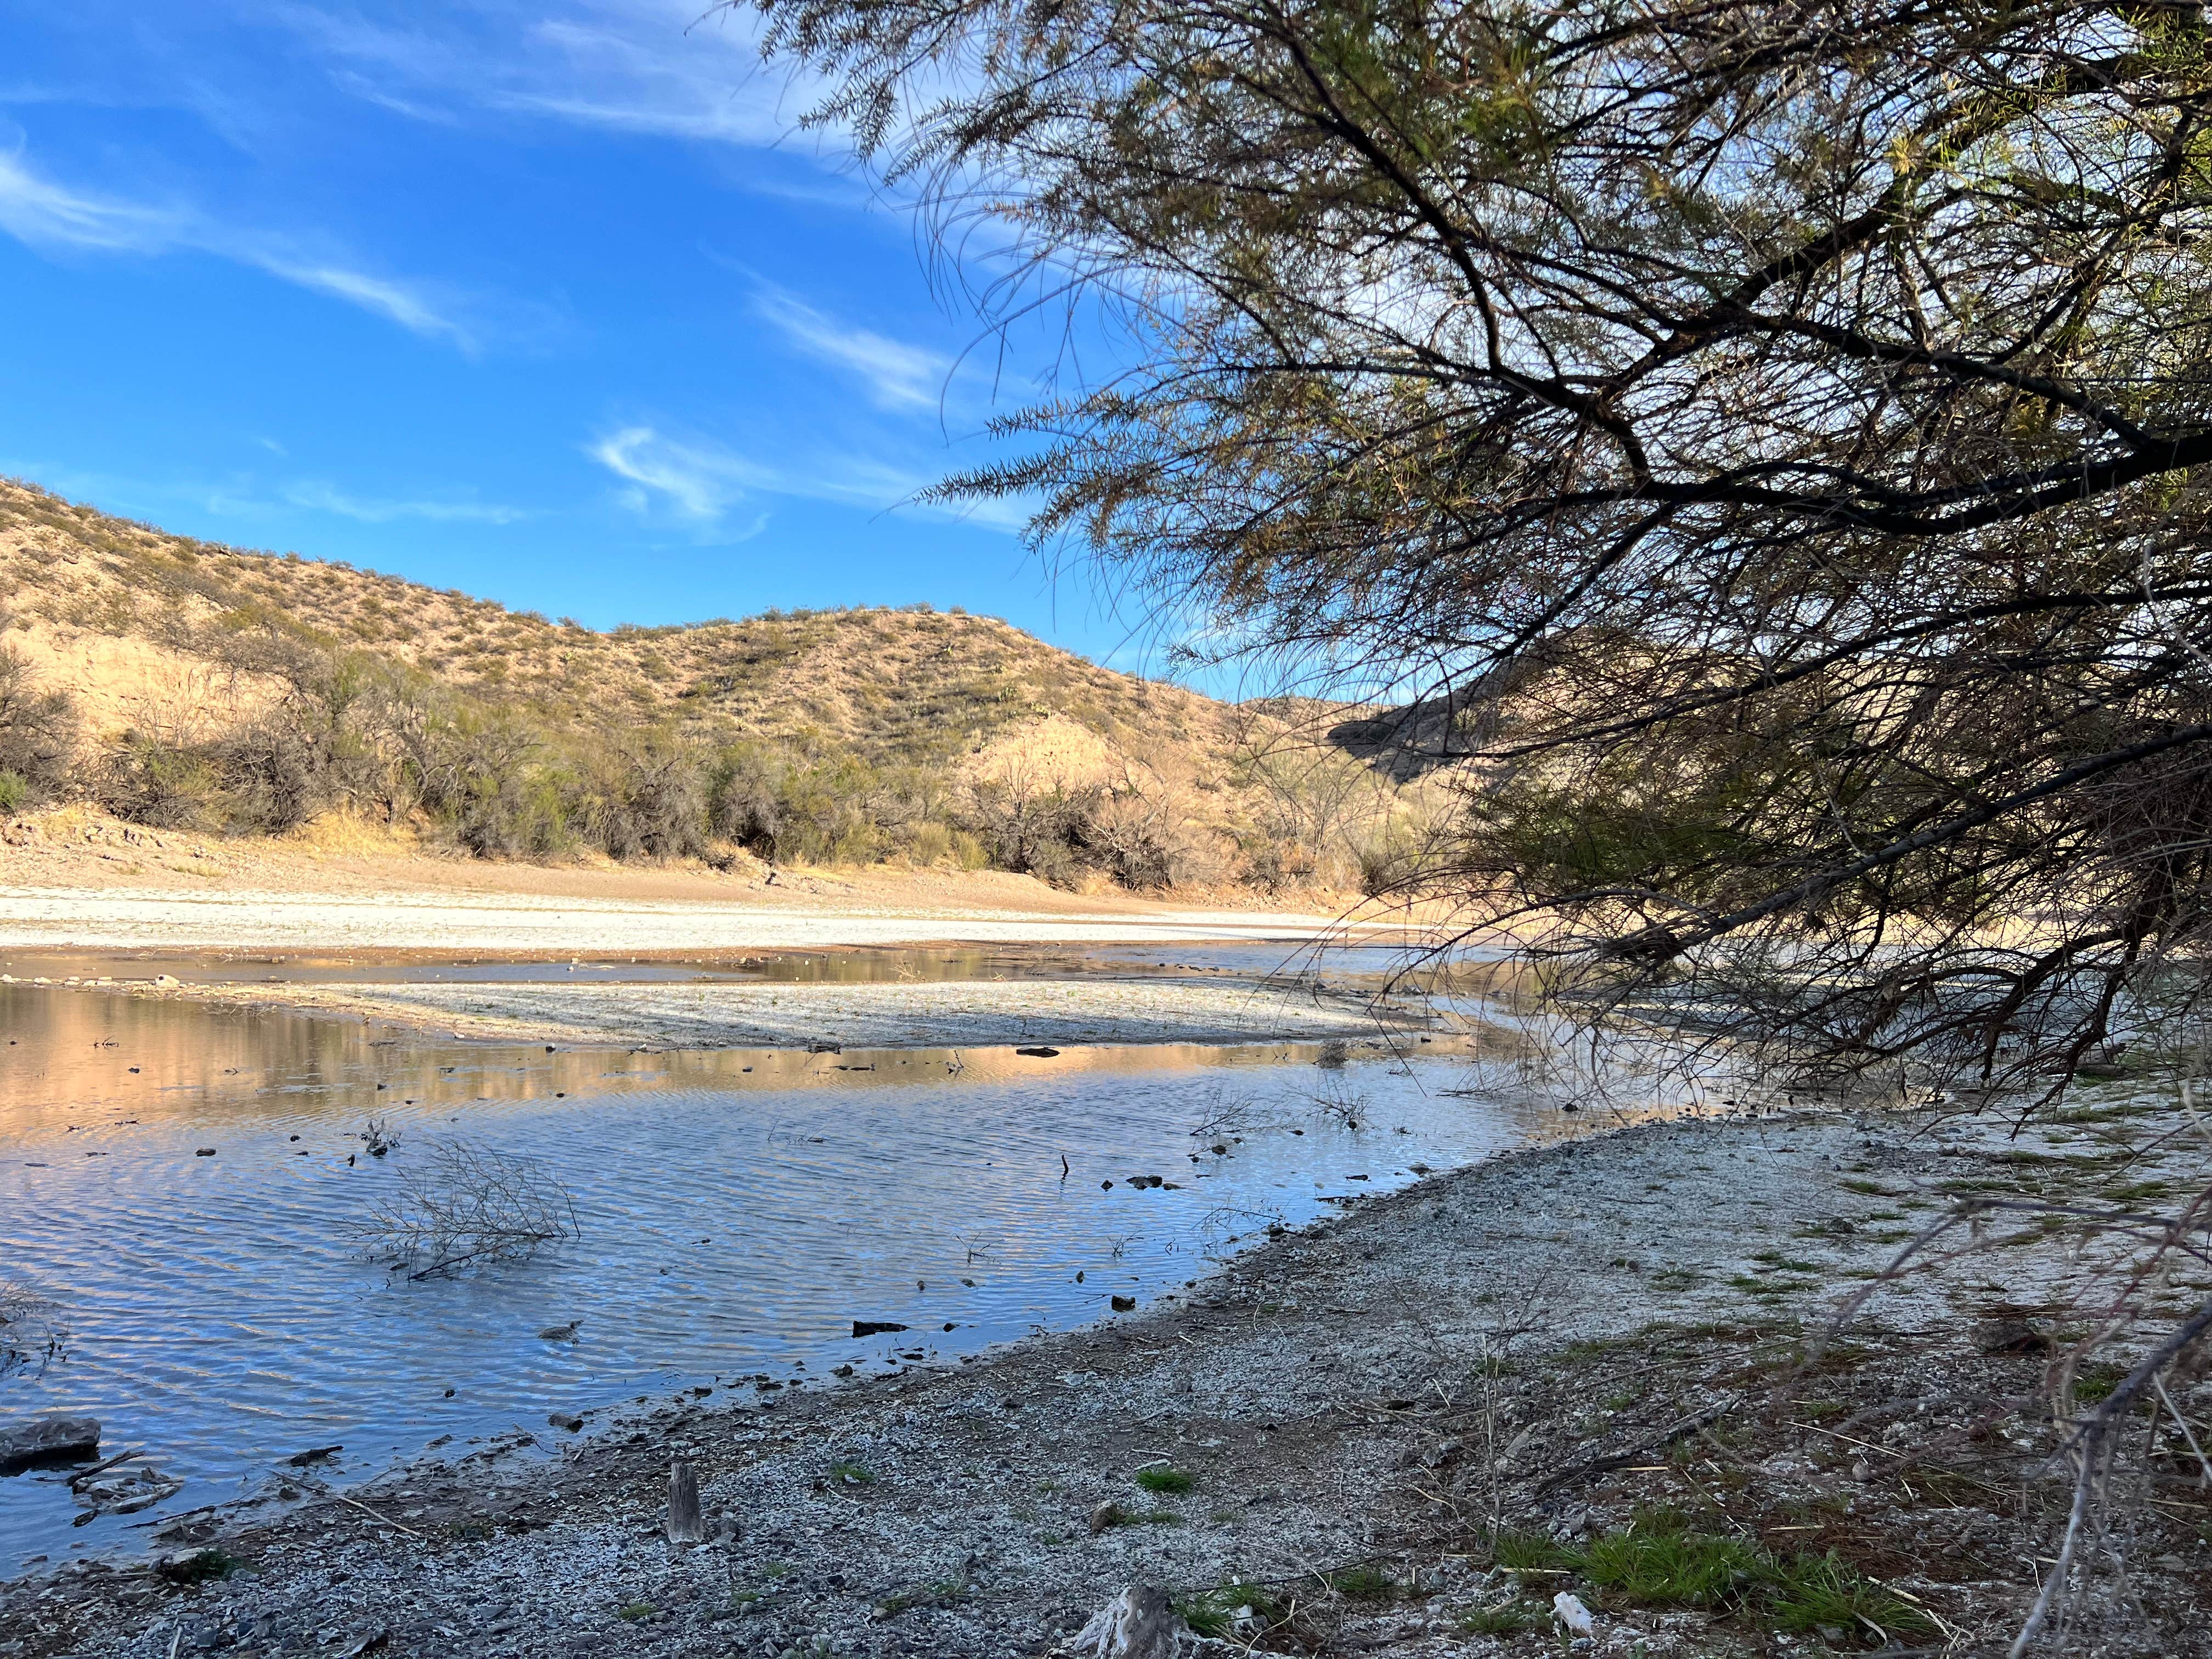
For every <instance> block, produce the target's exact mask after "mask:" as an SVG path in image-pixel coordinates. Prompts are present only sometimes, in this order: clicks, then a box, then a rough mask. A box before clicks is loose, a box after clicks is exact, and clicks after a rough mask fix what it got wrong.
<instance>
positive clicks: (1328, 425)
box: [758, 0, 2212, 1078]
mask: <svg viewBox="0 0 2212 1659" xmlns="http://www.w3.org/2000/svg"><path fill="white" fill-rule="evenodd" d="M758 4H759V9H760V10H761V11H762V12H763V14H764V16H765V33H766V39H767V40H768V43H769V48H770V50H771V51H772V52H781V53H782V54H784V55H785V57H786V58H788V59H791V60H794V61H796V62H798V63H799V64H805V66H806V67H807V68H808V69H809V70H811V72H812V73H813V74H815V75H816V76H819V77H820V79H821V82H822V83H823V84H826V85H828V86H829V88H832V90H831V91H830V93H829V95H828V96H827V97H826V99H825V100H824V101H823V103H822V104H821V106H820V107H819V109H818V111H817V118H819V119H822V120H824V121H828V122H831V123H836V124H838V125H842V126H843V127H845V128H846V129H848V130H849V131H851V132H853V133H854V134H856V135H857V137H858V138H859V140H860V143H861V145H862V146H863V148H864V149H869V150H871V151H872V152H873V153H874V154H875V155H876V156H877V158H878V161H879V162H881V163H882V164H884V167H886V170H887V171H888V172H889V173H891V174H893V175H896V176H900V177H903V178H905V179H909V180H911V181H914V182H915V184H916V185H919V186H920V187H921V191H922V193H923V195H924V197H925V198H926V199H927V201H928V202H929V203H930V204H931V206H932V208H933V210H934V212H935V214H936V216H937V220H938V228H939V231H940V233H941V234H942V235H943V237H944V238H945V242H944V245H945V246H951V247H954V248H956V249H957V250H960V251H962V252H964V253H968V254H972V255H973V256H974V258H973V259H971V260H969V261H968V262H967V268H968V269H970V270H991V269H993V266H992V263H991V262H996V263H995V274H994V275H993V276H991V277H990V278H989V280H988V281H987V282H986V283H984V284H983V285H981V287H980V288H979V289H978V290H977V292H978V294H979V296H980V297H981V300H982V301H983V302H984V304H985V305H986V306H987V307H990V308H993V309H994V310H995V311H996V313H998V314H999V315H1000V316H1001V317H1004V316H1010V315H1013V314H1016V313H1018V312H1020V311H1021V310H1022V309H1023V308H1024V307H1031V306H1034V305H1036V304H1038V303H1040V302H1043V301H1056V300H1061V299H1066V300H1067V301H1069V302H1071V303H1075V304H1078V305H1095V309H1094V310H1091V311H1090V312H1088V313H1086V314H1091V315H1097V316H1099V317H1103V318H1105V319H1110V320H1111V321H1112V322H1113V323H1115V325H1117V327H1118V329H1119V334H1118V341H1119V345H1120V352H1121V355H1120V356H1119V357H1118V358H1117V359H1116V362H1115V368H1114V370H1113V371H1112V372H1111V373H1110V374H1098V373H1092V374H1088V375H1083V376H1079V375H1076V374H1073V373H1071V374H1069V375H1068V376H1066V380H1065V384H1064V386H1063V389H1062V392H1061V393H1060V395H1059V396H1057V397H1056V398H1054V400H1053V401H1051V402H1050V403H1048V404H1046V405H1044V406H1042V407H1039V408H1036V409H1034V410H1030V411H1027V412H1026V413H1024V414H1023V415H1021V416H1016V417H1012V418H1011V419H1008V420H1006V421H1005V422H1003V423H1002V430H1003V432H1004V433H1005V435H1007V436H1008V437H1009V438H1011V439H1012V440H1013V442H1014V447H1013V449H1012V458H1011V459H1007V460H1006V461H1004V462H1002V463H1001V464H999V465H994V466H990V467H987V468H986V469H983V470H981V471H977V472H975V473H973V474H971V475H969V476H967V477H963V478H959V479H956V480H954V481H952V482H951V483H950V484H949V485H948V486H947V489H948V490H949V491H950V492H951V493H952V494H954V495H978V494H992V493H1013V494H1024V495H1030V496H1032V497H1034V498H1037V499H1041V500H1042V510H1041V513H1040V514H1039V516H1038V518H1037V519H1036V526H1035V530H1036V535H1037V536H1038V537H1039V538H1041V539H1042V540H1043V541H1045V542H1047V543H1048V544H1052V545H1054V546H1073V547H1075V548H1078V549H1080V550H1085V552H1087V553H1088V554H1089V555H1090V556H1095V557H1096V558H1097V559H1098V560H1100V561H1102V562H1104V563H1105V564H1106V565H1107V566H1109V568H1112V569H1114V570H1116V571H1119V572H1121V573H1122V574H1123V575H1124V576H1125V577H1127V578H1128V579H1130V580H1133V581H1134V582H1135V583H1137V584H1138V585H1139V586H1141V587H1143V588H1144V590H1145V591H1146V592H1149V593H1150V594H1151V595H1152V597H1153V598H1154V599H1156V600H1157V601H1158V603H1160V604H1161V605H1168V606H1174V607H1178V608H1183V607H1191V606H1195V607H1196V608H1197V609H1198V610H1200V611H1202V612H1203V613H1204V614H1205V615H1206V618H1207V620H1208V622H1209V623H1211V632H1210V637H1212V638H1215V639H1226V640H1228V641H1231V645H1232V646H1233V647H1237V648H1263V649H1268V650H1273V651H1275V652H1279V653H1287V655H1288V657H1289V659H1291V660H1293V661H1297V662H1302V663H1307V664H1321V665H1325V667H1326V671H1327V673H1328V675H1329V676H1330V677H1332V682H1333V683H1334V684H1339V685H1342V684H1352V683H1356V682H1364V684H1367V685H1368V686H1370V687H1383V686H1389V687H1394V688H1396V690H1397V692H1398V694H1399V695H1401V696H1419V697H1421V698H1423V699H1424V708H1425V713H1426V714H1427V715H1429V716H1431V717H1429V718H1425V719H1422V720H1413V721H1408V722H1407V723H1406V725H1405V726H1404V728H1403V729H1404V730H1405V731H1407V732H1418V733H1419V734H1421V738H1422V741H1424V742H1426V743H1428V744H1431V746H1432V748H1433V750H1434V751H1435V753H1434V758H1435V759H1437V761H1439V762H1446V763H1450V764H1451V765H1452V767H1453V768H1454V769H1455V772H1456V774H1457V775H1459V776H1461V777H1462V779H1463V780H1464V781H1465V783H1466V786H1467V787H1466V811H1465V813H1464V815H1463V817H1462V819H1461V820H1460V821H1459V822H1458V823H1456V825H1455V829H1454V832H1453V833H1452V834H1451V835H1450V836H1449V837H1448V838H1447V839H1446V840H1445V841H1444V842H1442V843H1440V844H1438V845H1437V846H1434V847H1432V848H1430V849H1429V856H1427V857H1426V858H1425V859H1423V860H1419V861H1417V862H1416V864H1415V865H1414V866H1413V867H1412V868H1411V870H1410V871H1409V872H1407V876H1406V878H1405V880H1406V882H1407V886H1408V888H1409V890H1421V891H1425V892H1431V893H1435V892H1442V893H1448V894H1450V895H1452V896H1457V897H1460V898H1462V899H1463V900H1465V901H1466V902H1467V903H1468V907H1469V910H1468V914H1469V915H1470V917H1471V918H1477V919H1484V920H1487V919H1494V918H1500V917H1503V918H1509V919H1515V920H1517V921H1521V922H1522V924H1523V929H1522V931H1523V933H1524V936H1526V937H1528V938H1530V939H1534V940H1536V941H1537V945H1536V948H1537V949H1538V950H1540V951H1543V952H1546V953H1548V954H1549V955H1550V956H1551V957H1552V959H1553V963H1554V968H1553V973H1554V974H1555V975H1556V977H1557V981H1558V982H1559V983H1560V984H1561V985H1562V986H1563V987H1568V986H1571V987H1580V988H1583V989H1584V990H1603V991H1606V992H1607V993H1609V994H1612V995H1613V996H1616V997H1618V996H1624V995H1635V996H1638V997H1641V998H1644V999H1646V1000H1650V999H1654V998H1664V999H1669V1000H1672V1002H1673V1003H1674V1006H1675V1007H1676V1008H1677V1009H1678V1010H1680V1011H1685V1012H1692V1013H1694V1011H1695V1009H1696V1006H1697V1004H1698V1000H1699V998H1700V997H1701V996H1711V998H1713V999H1715V1000H1716V1001H1719V1000H1725V1002H1726V1004H1727V1006H1729V1008H1730V1010H1731V1011H1732V1012H1731V1014H1730V1019H1731V1022H1732V1030H1735V1032H1737V1033H1755V1032H1758V1031H1761V1030H1765V1031H1770V1032H1773V1033H1775V1034H1778V1035H1783V1036H1787V1037H1789V1038H1790V1040H1791V1041H1792V1042H1794V1043H1796V1044H1797V1045H1798V1046H1799V1047H1800V1048H1801V1051H1802V1049H1804V1048H1810V1049H1812V1050H1814V1051H1817V1052H1819V1053H1820V1054H1825V1055H1826V1056H1827V1057H1828V1058H1830V1059H1832V1060H1840V1061H1842V1062H1844V1063H1845V1064H1847V1065H1860V1064H1865V1063H1868V1062H1870V1061H1873V1060H1891V1059H1893V1058H1895V1057H1896V1056H1899V1055H1900V1054H1907V1053H1911V1054H1919V1055H1921V1056H1923V1057H1927V1058H1929V1059H1931V1060H1938V1061H1940V1062H1942V1064H1943V1065H1944V1066H1947V1067H1948V1068H1949V1069H1950V1070H1951V1071H1953V1072H1954V1073H1955V1072H1958V1071H1962V1070H1963V1071H1972V1072H1977V1073H1985V1074H1986V1073H1996V1074H2001V1075H2003V1076H2007V1077H2012V1078H2017V1077H2021V1076H2027V1075H2032V1074H2033V1075H2042V1076H2046V1077H2047V1076H2049V1075H2051V1074H2052V1073H2053V1072H2054V1070H2055V1071H2056V1072H2057V1073H2063V1072H2065V1071H2067V1070H2069V1069H2070V1068H2071V1066H2073V1065H2074V1064H2075V1063H2077V1062H2079V1061H2080V1060H2082V1058H2083V1057H2084V1056H2085V1055H2087V1054H2090V1053H2091V1051H2092V1050H2093V1048H2095V1047H2096V1045H2099V1044H2100V1043H2103V1042H2107V1041H2109V1040H2110V1039H2111V1038H2112V1036H2114V1035H2115V1034H2116V1033H2118V1032H2120V1031H2121V1030H2122V1028H2124V1027H2125V1026H2126V1025H2127V1024H2129V1023H2130V1022H2131V1021H2135V1020H2137V1019H2140V1018H2142V1014H2143V1011H2144V1010H2145V1009H2146V1008H2148V1007H2149V1006H2153V1005H2160V1006H2172V1005H2174V1004H2175V1003H2177V1002H2186V1001H2187V1000H2189V998H2190V997H2191V994H2192V987H2193V986H2194V984H2195V979H2194V976H2193V975H2190V974H2186V973H2184V972H2183V971H2181V968H2182V966H2183V965H2184V964H2185V963H2186V962H2187V960H2188V958H2189V957H2191V953H2193V952H2195V951H2197V950H2198V949H2199V948H2200V946H2201V945H2202V944H2203V940H2204V937H2205V935H2206V933H2207V931H2208V921H2209V920H2212V910H2208V899H2209V898H2212V893H2208V887H2207V875H2208V870H2207V851H2208V848H2212V771H2208V768H2207V763H2208V760H2212V661H2208V658H2207V656H2206V654H2205V653H2206V648H2207V635H2208V623H2212V556H2208V552H2207V512H2208V502H2207V495H2206V482H2207V473H2206V463H2207V462H2208V460H2212V378H2208V373H2207V357H2208V350H2212V328H2208V301H2212V281H2209V280H2208V278H2212V266H2208V252H2207V250H2208V248H2212V241H2208V236H2212V172H2209V171H2208V169H2212V131H2208V129H2207V115H2208V112H2212V57H2209V56H2208V52H2207V46H2206V37H2205V33H2204V24H2203V16H2202V15H2201V12H2200V9H2199V8H2198V7H2197V6H2196V5H2194V4H2173V5H2168V4H2160V3H2152V4H2141V5H2135V4H2130V5H2105V4H2091V3H2068V0H2050V3H2029V4H2026V5H2020V4H1996V3H1956V4H1948V3H1941V0H1908V3H1905V4H1902V5H1899V4H1894V3H1874V0H1783V3H1775V0H1713V3H1698V4H1674V5H1669V4H1664V3H1660V4H1648V5H1647V4H1638V3H1620V0H1561V3H1557V4H1548V5H1541V6H1540V5H1536V4H1530V3H1516V0H1324V3H1276V0H758ZM1439 711H1440V712H1441V715H1442V717H1441V718H1437V717H1435V716H1437V714H1439Z"/></svg>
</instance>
